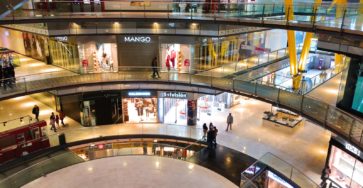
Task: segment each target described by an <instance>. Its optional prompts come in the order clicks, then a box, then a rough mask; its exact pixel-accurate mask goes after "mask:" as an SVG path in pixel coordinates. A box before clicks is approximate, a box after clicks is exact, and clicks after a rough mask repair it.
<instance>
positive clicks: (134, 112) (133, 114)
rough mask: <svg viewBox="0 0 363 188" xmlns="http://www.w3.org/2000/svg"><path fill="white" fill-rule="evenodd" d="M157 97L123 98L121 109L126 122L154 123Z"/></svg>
mask: <svg viewBox="0 0 363 188" xmlns="http://www.w3.org/2000/svg"><path fill="white" fill-rule="evenodd" d="M156 107H157V98H156V97H151V98H124V99H123V100H122V111H123V114H124V122H126V123H155V122H158V119H157V108H156Z"/></svg>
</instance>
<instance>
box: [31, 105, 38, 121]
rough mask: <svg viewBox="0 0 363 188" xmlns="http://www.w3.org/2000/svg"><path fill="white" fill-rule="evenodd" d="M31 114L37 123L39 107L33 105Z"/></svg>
mask: <svg viewBox="0 0 363 188" xmlns="http://www.w3.org/2000/svg"><path fill="white" fill-rule="evenodd" d="M32 114H34V116H35V119H36V120H37V121H39V106H38V105H34V107H33V110H32Z"/></svg>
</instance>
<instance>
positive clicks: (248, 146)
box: [0, 96, 330, 182]
mask: <svg viewBox="0 0 363 188" xmlns="http://www.w3.org/2000/svg"><path fill="white" fill-rule="evenodd" d="M34 104H38V105H39V106H40V111H41V112H40V114H41V115H40V119H44V120H48V119H49V115H50V113H51V112H52V111H54V110H53V109H51V108H50V107H48V106H46V105H43V104H41V103H39V102H38V101H36V100H35V99H33V98H31V97H28V96H25V97H18V98H14V99H9V100H4V101H1V102H0V110H1V111H0V120H6V119H7V118H9V114H11V117H14V118H15V117H17V116H19V115H27V114H31V109H32V107H33V105H34ZM7 106H11V107H12V108H6V107H7ZM270 109H271V105H270V104H267V103H264V102H261V101H257V100H254V99H244V100H242V101H241V103H240V104H239V105H237V106H234V107H232V108H231V109H226V110H224V111H218V110H216V112H215V113H213V114H212V116H208V115H207V114H201V118H200V121H199V122H198V125H197V126H196V127H188V126H185V125H165V124H150V123H145V124H114V125H107V126H96V127H82V126H80V125H79V123H77V122H75V121H74V120H72V119H70V118H66V119H65V122H66V124H67V127H66V128H60V129H59V131H58V133H61V132H64V133H65V134H66V139H67V141H68V142H72V141H77V140H82V139H86V138H93V137H99V136H101V135H102V136H107V135H120V134H168V135H175V136H185V137H193V138H201V137H202V130H201V127H202V124H203V123H204V122H206V123H209V122H213V123H214V125H216V126H217V128H218V129H219V132H218V137H217V141H218V143H219V144H222V145H224V146H227V147H229V148H233V149H235V150H237V151H240V152H243V153H245V154H247V155H250V156H252V157H254V158H257V159H258V158H260V157H261V156H263V155H264V154H265V153H267V152H270V153H273V154H275V155H277V156H278V157H280V158H282V159H283V160H285V161H287V162H289V163H291V164H292V165H293V166H296V168H297V169H299V170H301V171H303V172H304V173H306V174H307V175H308V176H309V177H311V178H312V179H313V180H314V181H315V182H319V178H320V175H319V174H320V172H321V170H322V168H323V166H324V163H325V158H326V154H327V148H328V142H329V139H330V132H329V131H326V130H324V129H323V128H321V127H319V126H317V125H315V124H313V123H311V122H309V121H305V124H304V125H303V126H300V127H296V128H294V129H290V128H285V127H276V126H271V125H264V124H263V123H262V116H263V112H264V111H266V110H270ZM229 112H231V113H232V114H233V116H234V118H235V123H234V125H233V130H232V131H229V132H226V131H224V130H225V126H226V125H225V121H226V117H227V114H228V113H229ZM8 128H9V127H8V126H5V127H4V126H0V131H3V130H4V129H8ZM49 128H50V126H49V125H48V127H47V132H48V135H49V137H50V138H51V144H52V145H56V144H57V140H58V139H57V134H55V133H53V132H52V131H50V130H49Z"/></svg>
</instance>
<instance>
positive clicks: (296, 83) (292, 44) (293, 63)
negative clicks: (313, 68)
mask: <svg viewBox="0 0 363 188" xmlns="http://www.w3.org/2000/svg"><path fill="white" fill-rule="evenodd" d="M285 16H286V20H287V21H290V20H293V19H294V6H293V0H285ZM287 43H288V49H289V57H290V74H291V76H292V78H293V83H292V85H293V86H292V87H293V89H294V90H295V89H298V88H299V87H300V80H301V78H300V76H298V64H297V53H296V38H295V31H294V30H287Z"/></svg>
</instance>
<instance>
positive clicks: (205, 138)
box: [202, 123, 208, 140]
mask: <svg viewBox="0 0 363 188" xmlns="http://www.w3.org/2000/svg"><path fill="white" fill-rule="evenodd" d="M207 133H208V127H207V124H206V123H203V137H202V139H203V140H207Z"/></svg>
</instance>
